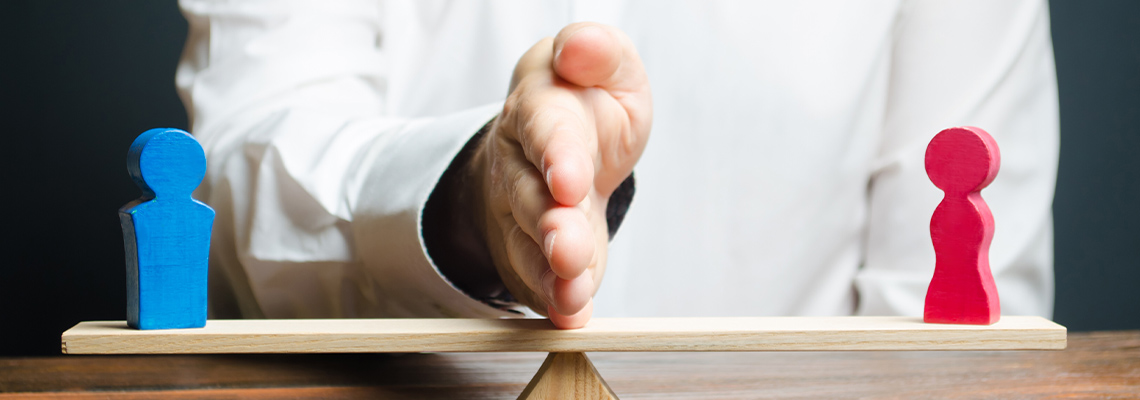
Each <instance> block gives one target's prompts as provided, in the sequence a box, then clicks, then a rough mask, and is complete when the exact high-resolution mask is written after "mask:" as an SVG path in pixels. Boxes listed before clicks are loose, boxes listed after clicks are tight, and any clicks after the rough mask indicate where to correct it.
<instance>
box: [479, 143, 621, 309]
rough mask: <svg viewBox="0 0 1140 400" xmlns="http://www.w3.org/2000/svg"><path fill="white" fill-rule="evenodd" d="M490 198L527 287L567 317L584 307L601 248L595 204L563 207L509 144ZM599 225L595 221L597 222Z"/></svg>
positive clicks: (501, 152)
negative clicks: (591, 269)
mask: <svg viewBox="0 0 1140 400" xmlns="http://www.w3.org/2000/svg"><path fill="white" fill-rule="evenodd" d="M496 145H497V146H496V147H497V150H496V153H495V156H496V157H497V159H498V160H499V161H498V162H497V163H496V164H494V165H493V166H492V174H493V176H492V184H493V185H495V188H494V190H493V195H492V198H491V206H492V207H493V208H494V210H493V212H494V215H495V218H494V219H495V223H497V224H498V226H499V232H503V235H504V236H505V238H504V243H503V245H504V246H505V250H506V256H507V259H508V260H507V261H508V263H509V264H510V266H511V268H512V269H513V270H514V272H515V273H516V274H517V275H518V276H519V278H520V279H521V281H522V283H524V284H525V285H526V286H527V288H529V289H530V290H531V291H533V292H534V293H536V294H537V295H538V297H539V298H540V299H541V300H542V301H543V302H545V303H546V304H549V305H552V306H554V308H555V309H557V310H560V311H561V312H562V313H563V314H572V313H575V312H577V311H579V310H580V309H581V308H582V307H584V306H585V303H586V302H587V301H589V299H590V297H591V296H592V295H593V291H594V289H595V287H596V286H595V285H594V279H593V276H592V274H589V273H584V272H586V271H587V270H588V269H589V267H590V266H591V265H594V263H595V261H594V260H595V254H594V253H595V250H596V246H598V244H597V243H598V241H597V240H598V239H597V238H596V237H595V236H596V227H594V226H593V225H594V222H592V221H591V220H589V219H588V218H587V216H586V213H587V212H593V213H598V214H600V212H599V211H598V210H591V209H590V207H591V205H592V204H591V202H589V201H585V202H583V203H582V204H581V205H580V206H579V207H567V206H563V205H560V204H558V203H557V202H555V201H554V199H553V198H552V197H551V195H550V193H549V192H548V191H547V189H546V185H545V184H544V182H543V180H542V178H541V177H540V176H539V174H538V170H537V169H536V168H535V167H534V166H533V165H531V164H530V163H529V162H528V161H527V160H526V159H525V158H524V157H523V155H522V154H521V149H520V148H519V147H517V146H514V145H513V143H509V142H497V143H496ZM595 222H596V221H595Z"/></svg>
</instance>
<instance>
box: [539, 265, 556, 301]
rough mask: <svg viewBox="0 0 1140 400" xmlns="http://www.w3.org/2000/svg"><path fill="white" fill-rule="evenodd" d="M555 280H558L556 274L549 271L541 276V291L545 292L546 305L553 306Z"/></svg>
mask: <svg viewBox="0 0 1140 400" xmlns="http://www.w3.org/2000/svg"><path fill="white" fill-rule="evenodd" d="M556 280H558V274H555V273H554V271H551V270H546V274H545V275H543V276H542V290H543V291H544V292H546V293H545V294H546V299H545V300H546V304H554V281H556Z"/></svg>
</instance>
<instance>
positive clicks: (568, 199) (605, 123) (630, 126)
mask: <svg viewBox="0 0 1140 400" xmlns="http://www.w3.org/2000/svg"><path fill="white" fill-rule="evenodd" d="M652 114H653V106H652V101H651V99H650V92H649V81H648V79H647V77H646V74H645V69H644V67H643V66H642V63H641V59H640V57H639V56H638V54H637V50H636V49H634V47H633V44H632V42H631V41H630V39H629V37H627V36H626V35H625V34H624V33H622V32H621V31H620V30H618V29H616V28H613V27H609V26H605V25H600V24H596V23H576V24H572V25H569V26H567V27H565V28H563V29H562V31H561V32H559V33H558V35H557V36H556V37H554V38H553V39H551V38H547V39H543V40H541V41H539V42H538V43H537V44H535V45H534V46H533V47H531V48H530V50H529V51H527V52H526V54H524V55H523V56H522V58H521V59H519V62H518V64H517V65H516V66H515V71H514V75H513V76H512V78H511V85H510V95H509V96H508V97H507V101H506V104H505V105H504V107H503V111H502V113H501V114H500V115H499V117H498V118H496V119H495V121H494V123H493V124H492V126H491V129H490V130H489V131H488V133H487V135H486V136H485V137H484V140H483V142H482V143H481V144H480V147H479V149H478V150H477V152H476V154H475V155H474V156H473V158H472V160H471V162H470V164H469V165H468V168H470V170H469V175H468V176H472V177H474V178H475V179H476V181H477V182H478V183H477V184H476V185H475V189H476V190H477V191H478V193H477V194H476V195H475V196H474V197H475V198H476V199H477V201H481V202H482V207H477V208H476V209H477V210H478V209H483V210H485V215H484V216H483V218H482V220H481V222H482V224H481V225H482V226H481V228H482V229H483V231H484V232H483V233H484V234H485V236H484V237H485V238H486V241H487V246H488V248H489V250H490V253H491V258H492V259H493V260H494V264H495V267H496V269H497V270H498V272H499V276H500V277H501V278H502V279H503V282H504V283H505V284H506V286H507V289H508V290H510V292H511V293H512V294H513V295H514V296H515V297H516V298H517V299H519V301H521V302H522V303H523V304H525V305H527V306H529V307H530V308H531V309H533V310H535V311H536V312H539V313H546V314H547V315H548V316H549V317H550V319H551V321H552V322H553V323H554V324H555V325H556V326H558V327H559V328H579V327H582V326H584V325H585V324H586V322H587V321H589V319H590V315H591V313H592V311H593V300H592V298H593V295H594V292H595V291H597V289H598V285H599V284H600V283H601V280H602V275H603V274H604V272H605V266H606V255H607V243H608V240H609V237H608V230H607V225H606V206H607V204H608V203H609V197H610V195H611V194H612V193H613V192H614V190H615V189H617V187H618V185H620V184H621V183H622V181H624V180H625V179H626V178H627V177H628V176H629V175H630V173H631V172H632V170H633V166H634V164H636V163H637V160H638V159H639V158H640V157H641V153H642V151H643V150H644V149H645V144H646V141H647V140H648V138H649V130H650V126H651V124H652ZM476 220H479V218H476Z"/></svg>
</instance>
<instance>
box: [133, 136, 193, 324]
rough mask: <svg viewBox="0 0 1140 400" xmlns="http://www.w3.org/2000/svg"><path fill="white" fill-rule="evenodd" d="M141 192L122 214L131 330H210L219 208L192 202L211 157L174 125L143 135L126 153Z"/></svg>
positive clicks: (191, 137)
mask: <svg viewBox="0 0 1140 400" xmlns="http://www.w3.org/2000/svg"><path fill="white" fill-rule="evenodd" d="M127 171H128V172H130V174H131V179H133V180H134V181H135V184H136V185H138V187H139V188H140V189H142V191H143V196H142V197H140V198H139V199H137V200H135V201H132V202H130V203H127V205H125V206H123V208H121V209H119V221H120V222H121V223H122V225H123V242H124V244H125V247H126V251H127V325H129V326H131V327H132V328H137V329H173V328H201V327H203V326H206V273H207V272H206V271H207V270H206V268H207V260H208V258H209V253H210V229H212V228H213V225H214V210H213V209H211V208H210V207H209V206H207V205H205V204H202V203H201V202H199V201H197V200H194V199H193V198H191V197H190V193H191V192H193V191H194V188H196V187H198V184H199V183H201V182H202V178H203V177H205V175H206V153H205V152H203V151H202V146H201V145H199V144H198V141H197V140H195V139H194V137H193V136H190V134H188V133H186V132H184V131H182V130H179V129H173V128H159V129H151V130H149V131H146V132H143V134H142V135H139V137H138V138H136V139H135V141H134V143H132V144H131V149H130V151H129V152H128V153H127Z"/></svg>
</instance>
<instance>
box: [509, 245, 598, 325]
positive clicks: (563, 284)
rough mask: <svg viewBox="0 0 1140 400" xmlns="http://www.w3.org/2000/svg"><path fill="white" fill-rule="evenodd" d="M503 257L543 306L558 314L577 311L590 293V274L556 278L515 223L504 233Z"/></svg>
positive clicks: (539, 253) (592, 291) (592, 283)
mask: <svg viewBox="0 0 1140 400" xmlns="http://www.w3.org/2000/svg"><path fill="white" fill-rule="evenodd" d="M506 247H507V258H508V260H509V262H510V264H511V265H512V266H513V267H514V269H515V272H516V273H517V274H518V276H519V278H520V279H521V280H522V281H523V283H524V284H526V286H527V287H528V288H530V290H531V291H533V292H535V293H536V294H537V295H538V297H539V298H540V299H542V300H543V301H544V302H545V303H546V304H547V305H549V306H551V307H553V309H554V310H555V311H556V312H557V313H558V314H562V315H572V314H574V313H577V312H578V311H580V310H581V309H582V307H584V306H585V305H586V304H587V303H588V302H589V301H590V297H591V296H593V294H594V279H593V274H588V273H585V274H580V275H578V276H577V277H575V278H574V279H570V280H566V279H562V278H559V277H558V275H557V274H555V273H554V271H553V270H551V268H550V266H549V264H548V263H547V262H546V259H545V257H543V255H542V251H541V250H539V248H538V245H537V244H536V243H535V242H534V241H533V240H531V238H530V236H528V235H527V234H526V233H524V232H522V229H520V228H519V227H518V226H517V225H516V226H515V228H514V229H511V230H510V231H508V232H507V237H506Z"/></svg>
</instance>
